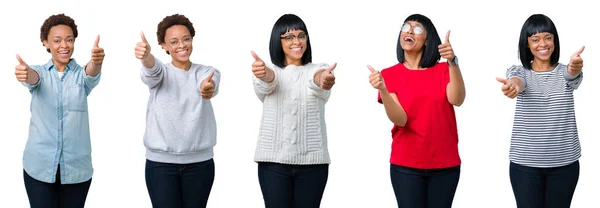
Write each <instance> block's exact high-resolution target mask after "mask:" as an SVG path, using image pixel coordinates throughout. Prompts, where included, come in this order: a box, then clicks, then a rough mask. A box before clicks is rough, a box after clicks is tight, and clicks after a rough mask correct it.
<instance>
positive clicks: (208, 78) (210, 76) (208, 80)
mask: <svg viewBox="0 0 600 208" xmlns="http://www.w3.org/2000/svg"><path fill="white" fill-rule="evenodd" d="M213 75H215V72H214V71H213V72H211V73H210V74H209V75H208V77H206V79H204V81H205V82H210V80H211V79H212V77H213Z"/></svg>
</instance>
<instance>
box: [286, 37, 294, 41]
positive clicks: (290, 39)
mask: <svg viewBox="0 0 600 208" xmlns="http://www.w3.org/2000/svg"><path fill="white" fill-rule="evenodd" d="M285 40H286V41H292V40H294V37H292V36H285Z"/></svg>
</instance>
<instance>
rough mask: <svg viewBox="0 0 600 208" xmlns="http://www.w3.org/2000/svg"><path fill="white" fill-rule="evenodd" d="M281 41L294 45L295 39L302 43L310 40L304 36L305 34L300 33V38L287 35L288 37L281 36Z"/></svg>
mask: <svg viewBox="0 0 600 208" xmlns="http://www.w3.org/2000/svg"><path fill="white" fill-rule="evenodd" d="M281 39H284V40H285V42H286V43H288V44H289V43H293V42H294V39H296V40H298V41H300V42H306V40H307V39H308V35H306V34H304V33H300V34H299V35H298V36H294V35H286V36H281Z"/></svg>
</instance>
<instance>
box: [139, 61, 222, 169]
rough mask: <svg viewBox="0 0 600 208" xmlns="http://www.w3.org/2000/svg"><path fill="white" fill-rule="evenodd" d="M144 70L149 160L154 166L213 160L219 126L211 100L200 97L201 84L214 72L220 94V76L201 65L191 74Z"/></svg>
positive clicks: (162, 67)
mask: <svg viewBox="0 0 600 208" xmlns="http://www.w3.org/2000/svg"><path fill="white" fill-rule="evenodd" d="M155 63H156V64H155V65H154V67H152V68H150V69H148V68H145V67H143V66H142V70H141V78H142V81H143V82H144V83H145V84H146V85H148V87H149V88H150V97H149V99H148V107H147V110H146V132H145V134H144V145H145V146H146V158H147V159H148V160H151V161H155V162H163V163H175V164H186V163H195V162H202V161H206V160H209V159H211V158H212V157H213V147H214V146H215V144H216V137H217V126H216V121H215V115H214V112H213V108H212V105H211V102H210V100H205V99H202V97H201V96H200V84H201V83H202V81H203V80H204V79H205V78H207V77H208V76H209V75H210V73H211V72H213V71H214V72H215V74H214V75H213V77H212V80H213V81H214V83H215V91H214V94H213V97H214V96H216V95H217V93H218V92H219V82H220V78H221V73H220V72H219V70H217V69H215V68H213V67H210V66H204V65H201V64H192V67H191V68H190V70H188V71H185V70H183V69H180V68H177V67H175V66H173V64H171V63H167V64H163V63H162V62H160V61H159V60H158V59H156V58H155Z"/></svg>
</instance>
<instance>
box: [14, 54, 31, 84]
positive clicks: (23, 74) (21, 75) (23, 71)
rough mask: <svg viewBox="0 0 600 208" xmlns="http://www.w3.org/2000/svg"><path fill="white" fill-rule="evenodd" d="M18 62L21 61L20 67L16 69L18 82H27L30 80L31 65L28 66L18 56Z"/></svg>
mask: <svg viewBox="0 0 600 208" xmlns="http://www.w3.org/2000/svg"><path fill="white" fill-rule="evenodd" d="M17 60H18V61H19V65H17V66H16V67H15V75H16V76H17V80H19V82H26V81H27V78H29V69H30V68H29V65H27V63H25V61H23V59H21V56H19V55H17Z"/></svg>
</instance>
